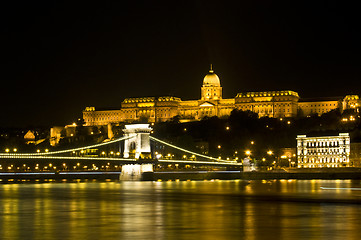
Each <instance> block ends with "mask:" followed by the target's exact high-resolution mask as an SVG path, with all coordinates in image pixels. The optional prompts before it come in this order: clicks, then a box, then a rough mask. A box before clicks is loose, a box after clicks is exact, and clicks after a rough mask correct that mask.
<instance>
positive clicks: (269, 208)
mask: <svg viewBox="0 0 361 240" xmlns="http://www.w3.org/2000/svg"><path fill="white" fill-rule="evenodd" d="M0 239H11V240H14V239H62V240H66V239H79V240H80V239H102V240H103V239H147V240H149V239H187V240H188V239H197V240H200V239H217V240H222V239H327V240H329V239H343V240H344V239H355V240H356V239H361V182H360V181H351V180H331V181H330V180H327V181H326V180H292V181H290V180H289V181H287V180H272V181H250V182H249V184H245V183H244V182H243V181H240V180H234V181H185V182H74V183H37V184H32V183H25V184H2V185H0Z"/></svg>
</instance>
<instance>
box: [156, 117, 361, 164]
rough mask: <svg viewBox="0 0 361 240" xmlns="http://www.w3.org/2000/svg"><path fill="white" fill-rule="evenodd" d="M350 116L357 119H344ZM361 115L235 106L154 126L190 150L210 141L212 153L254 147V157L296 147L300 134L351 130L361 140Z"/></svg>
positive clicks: (160, 135)
mask: <svg viewBox="0 0 361 240" xmlns="http://www.w3.org/2000/svg"><path fill="white" fill-rule="evenodd" d="M350 116H352V118H354V119H355V120H353V121H347V122H346V121H345V120H344V121H342V120H343V119H345V118H347V119H350ZM360 130H361V127H360V117H359V114H358V113H356V112H355V111H344V112H343V113H342V114H341V112H340V111H338V110H333V111H331V112H328V113H325V114H323V115H321V116H317V115H314V116H310V117H304V118H287V119H285V118H284V119H276V118H269V117H264V118H259V117H258V115H257V114H256V113H254V112H250V111H239V110H233V111H232V113H231V115H230V116H229V117H228V118H225V119H221V118H218V117H211V118H204V119H202V120H201V121H195V122H188V123H179V119H178V118H177V117H175V118H174V119H173V120H172V121H168V122H163V123H158V124H156V125H155V126H154V136H155V137H158V138H160V139H164V140H167V141H169V142H172V143H174V144H176V145H179V146H182V147H184V148H186V149H189V150H195V151H196V150H197V149H196V146H197V145H199V143H205V144H207V145H208V153H209V154H210V155H212V156H220V155H222V156H223V157H232V156H233V155H234V153H235V152H242V153H243V152H244V151H245V150H246V149H250V150H252V155H253V156H254V157H263V156H264V155H265V154H266V152H267V151H268V150H269V149H272V150H273V151H277V150H279V149H281V148H287V147H293V148H295V147H296V137H297V135H300V134H302V135H303V134H306V135H308V136H327V135H338V133H340V132H349V133H350V136H351V142H361V131H360Z"/></svg>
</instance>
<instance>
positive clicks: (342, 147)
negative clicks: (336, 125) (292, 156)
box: [297, 133, 350, 168]
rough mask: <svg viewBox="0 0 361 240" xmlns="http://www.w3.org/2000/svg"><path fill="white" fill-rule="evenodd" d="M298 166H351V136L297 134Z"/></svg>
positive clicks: (341, 134) (345, 134) (346, 134)
mask: <svg viewBox="0 0 361 240" xmlns="http://www.w3.org/2000/svg"><path fill="white" fill-rule="evenodd" d="M297 160H298V168H335V167H337V168H338V167H350V136H349V134H348V133H340V134H339V135H338V136H324V137H307V136H306V135H298V136H297Z"/></svg>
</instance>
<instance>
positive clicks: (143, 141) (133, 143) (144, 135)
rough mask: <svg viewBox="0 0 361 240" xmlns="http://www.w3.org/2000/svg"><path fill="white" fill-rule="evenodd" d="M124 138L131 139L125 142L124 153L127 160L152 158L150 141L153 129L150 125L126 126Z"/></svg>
mask: <svg viewBox="0 0 361 240" xmlns="http://www.w3.org/2000/svg"><path fill="white" fill-rule="evenodd" d="M123 131H124V136H125V137H131V136H134V137H132V138H130V139H127V140H125V141H124V153H123V156H124V157H125V158H130V157H134V158H136V159H139V158H150V157H151V150H150V140H149V135H150V132H151V131H152V128H150V127H149V124H131V125H125V129H124V130H123Z"/></svg>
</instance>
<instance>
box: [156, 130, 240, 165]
mask: <svg viewBox="0 0 361 240" xmlns="http://www.w3.org/2000/svg"><path fill="white" fill-rule="evenodd" d="M149 138H150V139H151V140H153V141H155V142H159V143H162V144H164V145H167V146H169V147H172V148H175V149H178V150H180V151H183V152H186V153H189V154H192V155H196V156H198V157H203V158H207V159H210V160H213V161H217V162H228V163H229V162H232V161H228V160H222V159H218V158H214V157H210V156H207V155H203V154H200V153H196V152H192V151H189V150H187V149H184V148H180V147H177V146H175V145H173V144H170V143H167V142H165V141H162V140H159V139H158V138H155V137H152V136H149ZM233 162H235V161H233Z"/></svg>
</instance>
